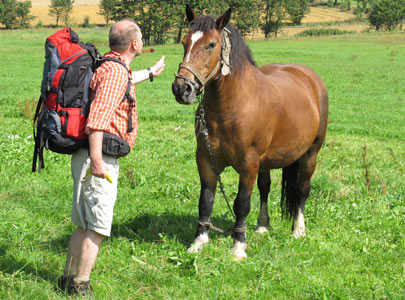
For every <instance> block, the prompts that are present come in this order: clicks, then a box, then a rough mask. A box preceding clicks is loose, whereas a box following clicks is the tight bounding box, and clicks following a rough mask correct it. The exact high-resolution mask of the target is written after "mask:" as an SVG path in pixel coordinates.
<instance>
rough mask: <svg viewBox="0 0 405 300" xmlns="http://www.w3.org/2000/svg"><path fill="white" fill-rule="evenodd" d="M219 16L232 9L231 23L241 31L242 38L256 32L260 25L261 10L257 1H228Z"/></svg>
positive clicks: (222, 6)
mask: <svg viewBox="0 0 405 300" xmlns="http://www.w3.org/2000/svg"><path fill="white" fill-rule="evenodd" d="M220 8H221V10H222V11H220V12H218V15H220V14H223V13H224V12H225V11H226V10H227V9H228V8H232V17H231V23H232V24H233V25H234V26H235V27H236V28H237V29H238V30H239V31H240V33H241V35H242V36H247V35H248V34H250V33H252V32H254V31H255V30H256V29H257V28H258V26H259V24H260V20H259V19H260V10H259V3H258V1H257V0H226V1H225V5H221V6H220Z"/></svg>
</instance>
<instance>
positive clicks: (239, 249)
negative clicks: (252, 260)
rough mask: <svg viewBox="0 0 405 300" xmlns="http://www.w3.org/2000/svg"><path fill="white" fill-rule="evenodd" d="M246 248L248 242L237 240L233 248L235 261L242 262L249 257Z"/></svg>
mask: <svg viewBox="0 0 405 300" xmlns="http://www.w3.org/2000/svg"><path fill="white" fill-rule="evenodd" d="M245 250H246V243H242V242H235V244H234V245H233V248H232V250H231V253H232V258H233V260H234V261H237V262H241V261H243V260H244V259H246V258H247V254H246V252H245Z"/></svg>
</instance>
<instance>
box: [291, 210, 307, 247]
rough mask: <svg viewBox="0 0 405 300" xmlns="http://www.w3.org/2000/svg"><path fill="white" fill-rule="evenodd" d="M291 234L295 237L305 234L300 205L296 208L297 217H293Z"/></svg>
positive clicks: (302, 211)
mask: <svg viewBox="0 0 405 300" xmlns="http://www.w3.org/2000/svg"><path fill="white" fill-rule="evenodd" d="M292 235H293V236H294V237H295V238H296V239H299V238H301V237H304V236H305V220H304V209H303V208H301V207H300V208H299V209H298V213H297V217H296V218H294V223H293V232H292Z"/></svg>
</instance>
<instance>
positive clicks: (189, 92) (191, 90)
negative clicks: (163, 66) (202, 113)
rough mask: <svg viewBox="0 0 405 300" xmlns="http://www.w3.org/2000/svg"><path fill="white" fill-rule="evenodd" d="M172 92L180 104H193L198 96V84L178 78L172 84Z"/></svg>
mask: <svg viewBox="0 0 405 300" xmlns="http://www.w3.org/2000/svg"><path fill="white" fill-rule="evenodd" d="M172 92H173V95H174V96H175V97H176V101H177V102H179V103H180V104H192V103H193V102H194V100H195V97H196V95H197V89H196V84H195V83H193V82H192V81H190V80H185V79H183V78H178V77H176V79H175V81H174V82H173V84H172Z"/></svg>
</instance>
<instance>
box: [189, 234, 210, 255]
mask: <svg viewBox="0 0 405 300" xmlns="http://www.w3.org/2000/svg"><path fill="white" fill-rule="evenodd" d="M208 242H209V238H208V233H204V234H202V235H199V236H197V237H196V238H195V240H194V242H193V244H192V245H191V247H190V248H188V249H187V252H188V253H197V252H198V251H200V250H201V249H202V248H203V247H204V245H205V244H208Z"/></svg>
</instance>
